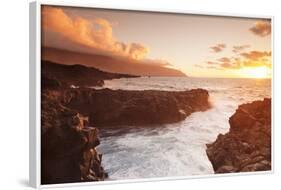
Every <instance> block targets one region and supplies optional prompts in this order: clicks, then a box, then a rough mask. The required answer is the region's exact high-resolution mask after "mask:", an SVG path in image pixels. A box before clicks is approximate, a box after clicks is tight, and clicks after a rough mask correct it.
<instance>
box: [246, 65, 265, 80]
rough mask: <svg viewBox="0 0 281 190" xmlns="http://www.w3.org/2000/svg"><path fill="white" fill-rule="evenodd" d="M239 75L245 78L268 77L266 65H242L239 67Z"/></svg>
mask: <svg viewBox="0 0 281 190" xmlns="http://www.w3.org/2000/svg"><path fill="white" fill-rule="evenodd" d="M241 75H242V76H243V77H246V78H268V77H270V73H269V69H268V68H267V67H254V68H250V67H244V68H242V69H241Z"/></svg>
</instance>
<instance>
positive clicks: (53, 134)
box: [41, 91, 106, 184]
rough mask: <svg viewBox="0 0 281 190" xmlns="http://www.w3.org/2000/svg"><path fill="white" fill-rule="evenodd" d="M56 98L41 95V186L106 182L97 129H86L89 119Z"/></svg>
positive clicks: (46, 92)
mask: <svg viewBox="0 0 281 190" xmlns="http://www.w3.org/2000/svg"><path fill="white" fill-rule="evenodd" d="M57 96H58V93H57V92H55V91H52V92H50V91H45V92H43V93H42V113H41V115H42V116H41V121H42V126H41V129H42V130H41V161H42V163H41V168H42V171H41V181H42V184H54V183H70V182H80V181H98V180H103V179H104V178H105V177H106V173H105V172H104V170H103V168H102V166H101V155H99V154H98V153H97V151H96V149H95V147H96V146H97V145H99V139H98V130H97V128H94V127H87V126H88V118H86V117H83V116H82V115H81V114H79V113H78V112H76V111H73V110H71V109H69V108H66V107H64V106H62V105H61V104H60V103H59V102H58V101H57V99H56V98H57Z"/></svg>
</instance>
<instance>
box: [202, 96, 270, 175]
mask: <svg viewBox="0 0 281 190" xmlns="http://www.w3.org/2000/svg"><path fill="white" fill-rule="evenodd" d="M229 123H230V131H229V132H228V133H226V134H225V135H222V134H220V135H219V136H218V137H217V139H216V141H215V142H214V143H212V144H208V145H207V155H208V157H209V160H210V161H211V163H212V165H213V168H214V171H215V173H231V172H251V171H265V170H271V99H268V98H265V99H264V100H263V101H254V102H252V103H248V104H243V105H240V106H239V107H238V109H237V110H236V112H235V114H234V115H232V116H231V117H230V119H229Z"/></svg>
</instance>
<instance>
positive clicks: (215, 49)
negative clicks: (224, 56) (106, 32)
mask: <svg viewBox="0 0 281 190" xmlns="http://www.w3.org/2000/svg"><path fill="white" fill-rule="evenodd" d="M225 48H226V44H223V43H220V44H216V45H214V46H211V47H210V49H211V50H212V52H213V53H219V52H221V51H222V50H224V49H225Z"/></svg>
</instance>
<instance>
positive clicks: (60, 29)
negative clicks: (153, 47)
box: [42, 6, 149, 59]
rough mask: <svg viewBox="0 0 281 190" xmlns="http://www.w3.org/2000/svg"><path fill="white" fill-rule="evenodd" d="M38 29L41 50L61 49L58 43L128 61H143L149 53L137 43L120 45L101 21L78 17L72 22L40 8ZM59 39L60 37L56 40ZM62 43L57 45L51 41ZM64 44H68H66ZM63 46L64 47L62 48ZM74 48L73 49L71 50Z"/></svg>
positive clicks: (52, 9) (58, 11) (57, 10)
mask: <svg viewBox="0 0 281 190" xmlns="http://www.w3.org/2000/svg"><path fill="white" fill-rule="evenodd" d="M42 28H43V32H45V35H43V37H44V39H43V42H44V43H45V44H44V45H45V46H48V45H50V44H51V43H49V42H52V45H57V46H61V44H59V43H65V44H71V45H72V46H76V47H75V48H76V49H77V48H78V49H79V48H80V49H81V46H82V47H83V48H84V49H85V48H88V49H90V50H93V51H98V52H104V53H106V54H108V53H109V54H114V55H118V56H125V57H130V58H133V59H143V58H144V57H145V56H146V55H147V54H148V52H149V49H148V48H147V47H145V46H144V45H142V44H141V43H128V44H126V43H123V42H120V41H118V40H117V39H116V38H115V37H114V36H113V29H112V25H111V23H110V22H108V21H107V20H105V19H101V18H98V19H95V20H88V19H85V18H82V17H75V18H72V17H70V16H68V15H67V14H66V13H65V12H64V11H63V9H61V8H56V7H50V6H44V7H43V8H42ZM58 36H62V37H60V38H59V37H58ZM51 37H56V38H58V39H62V38H63V39H64V40H61V41H60V42H59V41H57V42H56V40H52V39H48V38H51ZM65 40H68V41H70V42H69V43H67V42H65ZM65 46H67V45H65ZM75 48H74V49H75Z"/></svg>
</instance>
